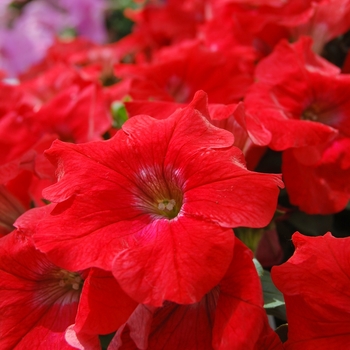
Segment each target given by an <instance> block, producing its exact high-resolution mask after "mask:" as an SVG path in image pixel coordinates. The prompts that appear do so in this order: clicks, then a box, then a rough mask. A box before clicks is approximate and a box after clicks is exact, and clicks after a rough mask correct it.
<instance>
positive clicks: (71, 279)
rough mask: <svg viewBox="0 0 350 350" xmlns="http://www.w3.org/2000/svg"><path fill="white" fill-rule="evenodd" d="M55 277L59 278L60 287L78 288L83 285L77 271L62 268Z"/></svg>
mask: <svg viewBox="0 0 350 350" xmlns="http://www.w3.org/2000/svg"><path fill="white" fill-rule="evenodd" d="M57 278H58V280H59V282H58V285H59V286H60V287H62V288H69V289H70V288H71V289H74V290H80V289H81V288H82V286H83V279H82V278H81V276H80V275H79V273H76V272H70V271H67V270H63V269H62V270H60V271H58V274H57Z"/></svg>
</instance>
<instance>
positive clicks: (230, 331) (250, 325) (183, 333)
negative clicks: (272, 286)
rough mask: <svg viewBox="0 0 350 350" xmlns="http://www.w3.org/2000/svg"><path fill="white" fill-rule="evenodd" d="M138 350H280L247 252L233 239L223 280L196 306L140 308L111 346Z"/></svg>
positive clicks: (122, 328) (170, 305) (166, 303)
mask: <svg viewBox="0 0 350 350" xmlns="http://www.w3.org/2000/svg"><path fill="white" fill-rule="evenodd" d="M136 348H138V349H152V350H156V349H173V350H175V349H201V350H211V349H217V350H219V349H220V350H224V349H227V350H228V349H236V350H239V349H242V350H249V349H254V350H258V349H261V350H266V349H269V350H273V349H276V350H277V349H282V344H281V342H280V341H279V339H278V337H277V334H275V333H274V332H273V331H272V329H271V328H270V326H269V325H268V321H267V317H266V312H265V310H264V308H263V299H262V291H261V284H260V280H259V277H258V275H257V273H256V269H255V266H254V264H253V261H252V253H251V251H250V250H249V249H248V248H247V247H246V246H244V244H243V243H242V242H240V241H239V240H238V239H237V238H236V239H235V245H234V253H233V259H232V261H231V263H230V266H229V268H228V270H227V272H226V274H225V276H224V277H223V278H222V280H221V281H220V282H219V284H218V285H217V286H216V287H214V288H213V289H212V290H211V291H210V292H209V293H207V294H206V295H205V296H204V297H203V298H202V299H201V300H200V301H198V302H197V303H195V304H190V305H179V304H175V303H171V302H165V303H164V305H163V306H162V307H161V308H153V307H149V306H146V305H142V304H140V305H139V306H138V308H137V309H136V310H135V312H134V313H133V315H132V316H131V317H130V319H129V320H128V322H127V323H126V324H125V325H124V326H123V327H121V328H120V329H119V330H118V332H117V334H116V336H115V338H114V339H113V340H112V343H111V344H110V346H109V349H110V350H116V349H120V350H122V349H136Z"/></svg>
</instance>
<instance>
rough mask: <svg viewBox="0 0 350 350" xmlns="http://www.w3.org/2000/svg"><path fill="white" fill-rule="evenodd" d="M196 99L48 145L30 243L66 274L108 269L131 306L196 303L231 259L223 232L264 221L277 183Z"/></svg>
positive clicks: (269, 213) (231, 238)
mask: <svg viewBox="0 0 350 350" xmlns="http://www.w3.org/2000/svg"><path fill="white" fill-rule="evenodd" d="M205 103H206V95H205V94H204V93H199V94H197V95H196V98H195V101H194V102H193V103H192V104H191V105H190V106H188V107H186V108H184V109H179V110H177V111H176V112H174V113H173V114H172V115H171V116H170V117H169V118H167V119H164V120H155V119H153V118H151V117H149V116H145V115H140V116H136V117H133V118H131V119H130V120H128V121H127V122H126V123H125V124H124V126H123V129H122V130H120V131H119V132H118V133H117V134H116V135H115V136H114V137H113V138H112V139H110V140H108V141H96V142H91V143H86V144H80V145H74V144H68V143H67V144H66V143H63V142H60V141H56V142H54V144H53V146H52V148H51V149H50V150H49V151H48V152H47V155H48V157H49V158H50V159H51V160H52V161H53V162H54V163H56V165H57V174H58V182H57V183H56V184H54V185H52V186H50V187H49V188H47V189H46V190H44V196H45V197H46V198H47V199H49V200H50V201H51V202H54V204H51V205H50V206H48V207H46V208H43V209H39V210H41V211H42V212H43V213H42V215H43V218H42V220H41V221H39V222H38V225H37V227H36V228H35V230H32V231H34V232H33V238H34V241H35V244H36V246H37V247H38V248H39V249H40V250H42V251H43V252H47V254H48V256H49V257H50V259H52V260H53V261H54V262H55V263H57V264H58V265H59V266H63V267H65V268H67V269H70V270H73V271H76V270H81V269H85V268H88V267H99V268H102V269H104V270H112V272H113V275H114V276H115V278H116V279H117V281H118V282H119V284H120V285H121V287H122V288H123V289H124V290H125V291H126V292H127V293H128V294H129V295H130V296H131V297H132V298H134V299H135V300H136V301H138V302H143V303H147V304H152V305H154V306H160V305H162V303H163V301H164V300H169V301H174V302H177V303H194V302H197V301H198V300H200V299H201V298H202V297H203V295H204V294H206V293H207V292H208V291H209V290H210V289H211V288H213V287H214V286H215V285H216V284H217V283H218V282H219V281H220V279H221V278H222V277H223V275H224V274H225V272H226V269H227V267H228V265H229V263H230V261H231V258H232V251H233V241H234V236H233V234H232V230H231V228H233V227H238V226H249V227H262V226H265V225H267V224H268V223H269V221H270V219H271V217H272V215H273V213H274V211H275V208H276V201H277V195H278V193H279V189H278V186H283V183H282V181H281V179H280V176H279V175H271V174H258V173H254V172H250V171H248V170H247V169H246V168H245V166H244V160H243V157H242V153H241V151H240V150H239V149H237V148H235V147H232V143H233V136H232V134H231V133H229V132H227V131H225V130H221V129H218V128H216V127H214V126H212V125H211V124H210V123H209V122H208V121H207V120H206V119H205V117H203V115H202V114H201V113H200V111H199V110H198V109H196V108H199V109H201V108H202V106H203V105H205ZM17 225H18V227H21V229H26V224H25V222H23V220H21V219H20V220H19V221H18V222H17Z"/></svg>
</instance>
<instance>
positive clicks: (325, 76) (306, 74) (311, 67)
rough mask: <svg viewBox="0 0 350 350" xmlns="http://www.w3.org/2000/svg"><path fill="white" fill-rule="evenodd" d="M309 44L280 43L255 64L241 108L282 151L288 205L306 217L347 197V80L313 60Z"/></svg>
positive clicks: (349, 103)
mask: <svg viewBox="0 0 350 350" xmlns="http://www.w3.org/2000/svg"><path fill="white" fill-rule="evenodd" d="M311 44H312V43H311V40H310V39H308V38H302V39H301V40H300V41H298V42H297V43H295V44H293V45H290V44H288V43H287V42H282V43H280V44H279V45H278V46H277V47H276V49H275V51H274V52H273V53H272V54H271V55H270V56H269V57H267V58H265V59H264V60H262V61H261V62H260V63H259V65H258V67H257V71H256V73H257V79H258V82H257V83H256V84H254V86H253V87H252V88H251V90H250V91H249V92H248V93H247V95H246V98H245V104H246V107H247V114H248V119H249V116H254V117H258V118H259V120H260V122H261V124H262V126H263V127H264V128H265V129H266V130H267V131H268V132H270V135H271V139H270V141H269V143H268V145H269V147H271V148H272V149H274V150H277V151H284V154H283V163H282V172H283V176H284V180H285V183H286V188H287V191H288V193H289V196H290V200H291V203H292V204H294V205H297V206H298V207H299V208H300V209H301V210H302V211H305V212H307V213H309V214H330V213H334V212H337V211H340V210H342V209H344V207H345V206H346V203H347V201H348V199H349V197H350V188H349V186H348V185H347V184H348V178H349V174H350V161H349V159H350V150H349V147H348V144H349V140H350V122H349V121H350V118H349V116H350V100H349V98H348V95H349V93H350V78H349V76H347V75H345V74H339V69H338V68H337V67H335V66H333V65H331V64H330V63H329V62H326V61H325V60H323V59H321V58H320V57H318V56H317V55H315V54H314V53H313V52H312V51H311ZM285 62H287V63H285ZM251 131H252V132H253V133H254V132H255V130H254V129H251ZM258 141H263V142H262V143H261V142H260V144H264V142H266V141H267V138H266V139H261V140H258Z"/></svg>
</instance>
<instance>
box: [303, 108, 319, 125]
mask: <svg viewBox="0 0 350 350" xmlns="http://www.w3.org/2000/svg"><path fill="white" fill-rule="evenodd" d="M319 113H320V109H319V107H318V106H317V105H314V104H312V105H310V106H309V107H307V108H306V109H305V110H304V111H303V113H302V115H301V119H302V120H311V121H313V122H316V121H318V119H319Z"/></svg>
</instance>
